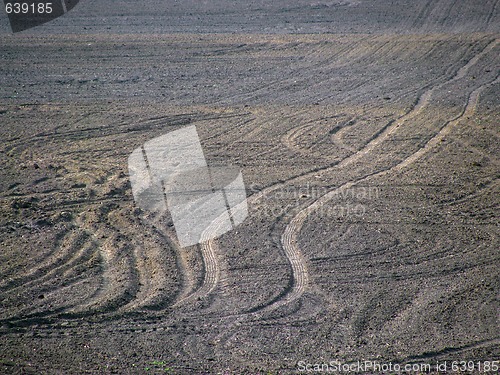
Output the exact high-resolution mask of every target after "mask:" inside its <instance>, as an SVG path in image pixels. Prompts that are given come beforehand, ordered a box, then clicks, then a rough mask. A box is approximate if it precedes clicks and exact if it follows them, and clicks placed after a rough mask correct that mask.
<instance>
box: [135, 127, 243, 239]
mask: <svg viewBox="0 0 500 375" xmlns="http://www.w3.org/2000/svg"><path fill="white" fill-rule="evenodd" d="M128 168H129V173H130V181H131V184H132V193H133V195H134V200H135V202H136V204H137V205H138V206H139V207H140V208H141V209H143V210H145V211H149V212H154V213H162V212H165V211H166V210H167V209H168V210H169V211H170V214H171V216H172V220H173V223H174V228H175V231H176V234H177V238H178V240H179V243H180V246H181V247H186V246H191V245H194V244H197V243H201V242H205V241H207V240H209V239H212V238H215V237H218V236H220V235H222V234H223V233H226V232H228V231H230V230H231V229H233V228H234V227H236V226H237V225H238V224H240V223H241V222H243V220H244V219H245V218H246V217H247V215H248V207H247V202H246V191H245V185H244V182H243V175H242V173H241V171H240V170H239V169H237V168H234V167H229V166H226V167H216V168H213V167H209V166H208V165H207V162H206V159H205V156H204V154H203V149H202V147H201V143H200V139H199V136H198V133H197V131H196V127H195V126H194V125H192V126H188V127H185V128H182V129H179V130H175V131H172V132H170V133H168V134H165V135H162V136H160V137H157V138H154V139H152V140H150V141H147V142H146V143H145V144H144V145H143V146H142V147H139V148H137V149H135V150H134V151H133V152H132V154H131V155H130V156H129V159H128Z"/></svg>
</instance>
